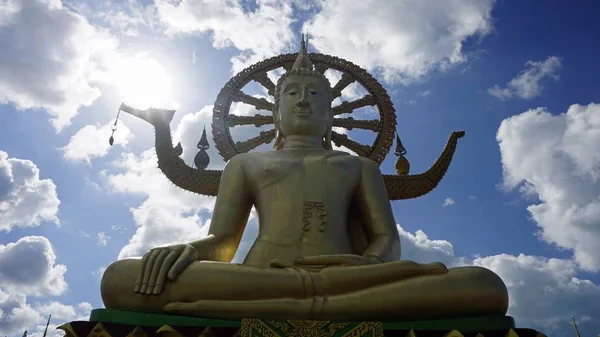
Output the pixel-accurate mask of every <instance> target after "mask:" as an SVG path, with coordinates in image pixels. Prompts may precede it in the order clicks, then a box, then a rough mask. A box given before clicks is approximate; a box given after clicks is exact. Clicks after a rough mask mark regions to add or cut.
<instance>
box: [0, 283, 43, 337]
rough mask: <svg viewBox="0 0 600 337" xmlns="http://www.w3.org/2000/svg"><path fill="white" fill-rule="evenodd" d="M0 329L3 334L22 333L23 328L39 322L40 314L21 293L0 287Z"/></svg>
mask: <svg viewBox="0 0 600 337" xmlns="http://www.w3.org/2000/svg"><path fill="white" fill-rule="evenodd" d="M0 312H2V313H3V315H2V316H0V331H2V333H3V334H4V335H7V334H10V335H12V334H15V335H16V334H17V333H19V334H22V333H23V331H24V330H25V329H28V328H30V327H31V326H33V325H35V324H36V323H39V322H41V320H42V319H43V318H42V316H41V315H40V314H39V313H38V312H37V311H36V310H35V309H34V308H32V307H31V306H30V305H29V304H27V297H26V296H25V295H24V294H23V293H19V292H16V291H11V292H4V291H2V289H0Z"/></svg>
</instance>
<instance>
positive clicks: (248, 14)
mask: <svg viewBox="0 0 600 337" xmlns="http://www.w3.org/2000/svg"><path fill="white" fill-rule="evenodd" d="M156 7H157V10H158V16H159V20H160V21H161V23H162V24H163V25H164V26H165V27H166V33H167V34H169V35H173V34H204V33H208V32H210V33H212V37H213V47H215V48H217V49H221V48H226V47H231V46H233V47H235V48H236V49H238V50H240V51H241V54H240V55H238V56H235V57H233V58H232V60H231V61H232V64H233V72H234V73H237V72H239V71H240V70H242V69H244V68H245V67H247V66H249V65H250V64H252V63H255V62H258V61H261V60H263V59H265V58H267V57H271V56H275V55H277V54H280V53H281V52H282V51H283V50H286V49H288V48H290V47H292V46H293V41H294V33H293V32H292V30H291V27H290V25H291V24H292V23H293V21H294V19H293V9H292V5H291V4H290V2H288V1H279V0H259V1H257V6H256V9H254V10H248V9H247V8H246V7H247V6H246V5H244V4H242V2H241V1H226V2H214V1H207V0H190V1H180V2H177V3H175V2H167V1H160V2H157V3H156ZM240 32H244V33H243V34H240Z"/></svg>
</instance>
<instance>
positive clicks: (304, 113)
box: [294, 109, 312, 117]
mask: <svg viewBox="0 0 600 337" xmlns="http://www.w3.org/2000/svg"><path fill="white" fill-rule="evenodd" d="M294 114H295V115H296V116H299V117H308V116H310V115H312V111H310V109H294Z"/></svg>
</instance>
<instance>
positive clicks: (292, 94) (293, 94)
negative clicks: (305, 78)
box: [288, 91, 298, 96]
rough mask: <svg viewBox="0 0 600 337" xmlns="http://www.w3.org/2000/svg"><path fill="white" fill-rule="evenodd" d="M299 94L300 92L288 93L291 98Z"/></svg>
mask: <svg viewBox="0 0 600 337" xmlns="http://www.w3.org/2000/svg"><path fill="white" fill-rule="evenodd" d="M297 93H298V92H296V91H290V92H288V95H290V96H296V94H297Z"/></svg>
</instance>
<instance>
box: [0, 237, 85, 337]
mask: <svg viewBox="0 0 600 337" xmlns="http://www.w3.org/2000/svg"><path fill="white" fill-rule="evenodd" d="M66 271H67V268H66V267H65V266H64V265H61V264H57V263H56V255H55V254H54V250H53V249H52V245H51V244H50V242H49V241H48V239H47V238H45V237H41V236H26V237H23V238H21V239H19V240H17V241H16V242H11V243H8V244H7V245H0V331H2V333H3V334H4V335H16V334H19V335H20V334H21V333H23V331H24V330H26V329H27V330H28V335H30V336H42V333H43V329H44V328H45V325H46V320H47V318H48V315H49V314H51V315H52V316H53V318H54V319H55V320H60V321H71V320H76V319H87V316H88V315H89V312H90V310H91V305H90V304H89V303H86V302H82V303H79V304H77V305H75V306H71V305H65V304H63V303H60V302H57V301H50V302H39V301H35V302H33V303H28V296H36V297H37V298H38V299H40V298H41V296H57V295H61V294H64V292H65V291H66V290H67V288H68V285H67V282H66V281H65V279H64V274H65V272H66ZM55 328H56V325H55V324H51V325H50V327H49V330H48V331H49V334H48V336H60V335H62V334H58V332H56V331H55Z"/></svg>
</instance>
